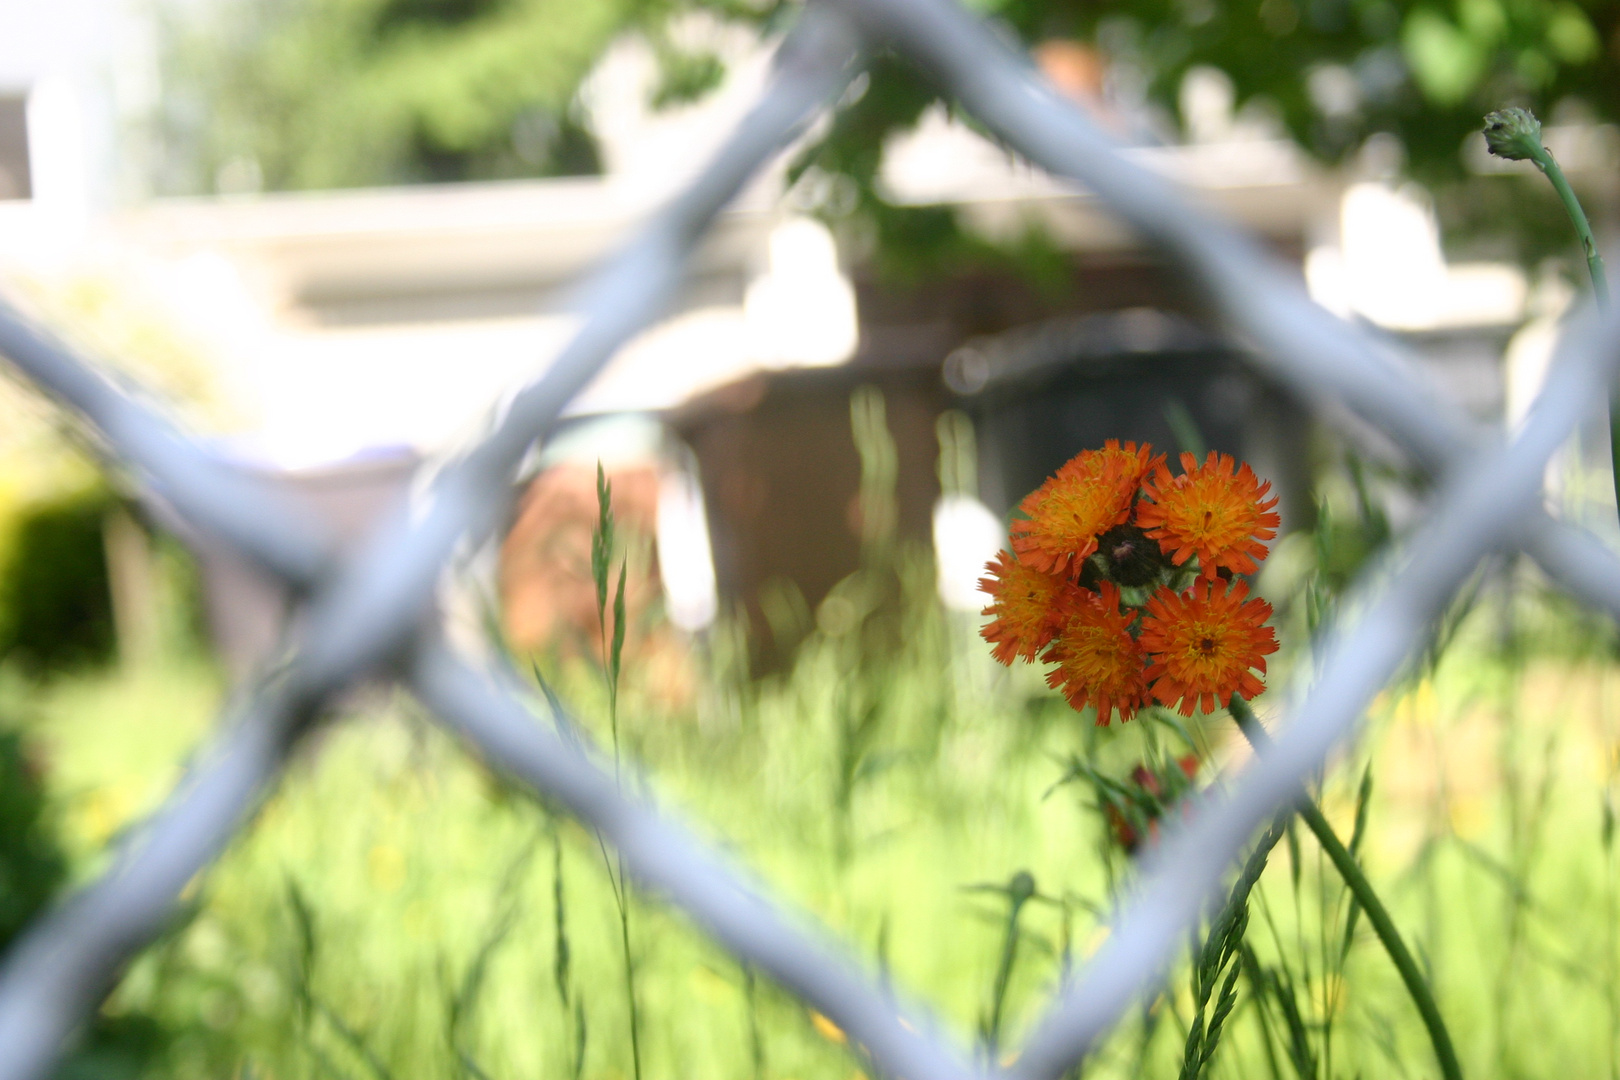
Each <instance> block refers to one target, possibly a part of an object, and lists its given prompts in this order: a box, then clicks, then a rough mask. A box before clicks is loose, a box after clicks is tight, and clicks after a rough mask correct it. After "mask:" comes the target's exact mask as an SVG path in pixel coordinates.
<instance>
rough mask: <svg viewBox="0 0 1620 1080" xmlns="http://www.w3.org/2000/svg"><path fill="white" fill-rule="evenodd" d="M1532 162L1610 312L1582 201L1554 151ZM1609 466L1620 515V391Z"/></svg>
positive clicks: (1614, 395)
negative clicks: (1549, 189) (1558, 206)
mask: <svg viewBox="0 0 1620 1080" xmlns="http://www.w3.org/2000/svg"><path fill="white" fill-rule="evenodd" d="M1530 160H1531V161H1533V162H1535V164H1536V168H1538V169H1540V170H1541V172H1542V175H1543V176H1545V177H1546V178H1547V180H1548V182H1549V183H1551V184H1552V186H1553V190H1554V191H1556V192H1558V201H1559V202H1562V203H1563V204H1564V212H1565V213H1566V214H1568V215H1569V223H1570V224H1571V225H1573V226H1574V227H1575V236H1576V237H1577V238H1578V239H1579V240H1580V242H1581V250H1582V251H1583V252H1584V253H1585V254H1586V271H1587V273H1588V274H1590V275H1591V276H1592V298H1593V299H1594V300H1595V301H1596V302H1597V306H1598V310H1599V311H1607V310H1608V307H1609V276H1608V274H1607V273H1606V272H1605V271H1604V269H1603V256H1602V255H1599V254H1598V248H1597V240H1596V239H1595V238H1594V237H1593V236H1592V224H1591V222H1589V221H1587V220H1586V211H1585V210H1583V209H1581V201H1580V200H1579V199H1577V198H1576V197H1575V192H1574V190H1573V189H1572V188H1571V187H1570V186H1569V181H1568V180H1566V179H1564V170H1563V169H1560V168H1559V167H1558V162H1557V160H1556V159H1554V158H1553V156H1552V151H1550V150H1548V149H1547V148H1546V147H1545V146H1542V145H1541V143H1540V140H1537V141H1536V143H1535V144H1534V149H1532V150H1531V153H1530ZM1609 462H1610V464H1611V465H1612V466H1613V469H1614V501H1615V507H1616V510H1617V511H1620V389H1616V390H1611V391H1610V393H1609Z"/></svg>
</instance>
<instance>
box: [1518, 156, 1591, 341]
mask: <svg viewBox="0 0 1620 1080" xmlns="http://www.w3.org/2000/svg"><path fill="white" fill-rule="evenodd" d="M1537 150H1538V151H1539V152H1537V153H1533V154H1531V155H1530V160H1531V161H1533V162H1535V163H1536V168H1538V169H1540V170H1541V172H1542V174H1543V175H1544V176H1546V177H1547V180H1548V181H1549V182H1550V183H1551V184H1552V186H1553V190H1554V191H1556V192H1558V200H1559V201H1560V202H1562V203H1563V204H1564V212H1565V213H1566V214H1568V215H1569V223H1570V224H1571V225H1573V226H1575V235H1576V237H1578V238H1579V239H1580V242H1581V250H1582V251H1583V252H1584V253H1585V254H1586V270H1587V273H1589V274H1591V275H1592V295H1593V297H1594V298H1595V299H1596V300H1597V306H1598V310H1600V311H1603V310H1607V308H1608V306H1609V277H1608V274H1606V273H1605V272H1604V269H1603V256H1602V255H1599V254H1598V248H1597V240H1596V239H1595V238H1594V237H1593V236H1592V225H1591V223H1590V222H1589V221H1587V220H1586V211H1585V210H1582V209H1581V202H1580V200H1579V199H1577V198H1576V197H1575V192H1574V190H1572V189H1571V188H1570V186H1569V181H1568V180H1566V179H1564V170H1563V169H1560V168H1559V167H1558V162H1557V161H1556V160H1554V158H1553V156H1552V151H1550V150H1548V149H1547V148H1546V147H1545V146H1541V147H1538V148H1537Z"/></svg>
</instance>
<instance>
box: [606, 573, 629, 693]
mask: <svg viewBox="0 0 1620 1080" xmlns="http://www.w3.org/2000/svg"><path fill="white" fill-rule="evenodd" d="M627 567H628V560H625V561H624V562H621V563H619V586H618V588H617V589H615V590H614V591H613V653H612V656H611V658H610V660H609V661H608V673H609V676H610V677H611V678H612V680H613V688H614V691H615V693H617V691H618V686H619V662H620V660H621V659H622V658H623V656H624V575H625V570H626V569H627Z"/></svg>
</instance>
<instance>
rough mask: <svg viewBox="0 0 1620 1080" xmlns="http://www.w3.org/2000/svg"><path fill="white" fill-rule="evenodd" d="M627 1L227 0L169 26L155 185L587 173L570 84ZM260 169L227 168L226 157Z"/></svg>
mask: <svg viewBox="0 0 1620 1080" xmlns="http://www.w3.org/2000/svg"><path fill="white" fill-rule="evenodd" d="M637 8H638V5H637V4H636V3H634V2H633V0H600V2H596V3H589V4H578V3H569V2H567V0H226V2H224V3H222V4H220V5H218V6H217V7H216V8H215V9H214V10H212V11H211V12H209V13H208V14H207V15H206V16H204V17H202V18H198V17H197V16H196V15H195V14H193V13H187V15H186V16H185V17H184V18H183V19H182V18H180V17H177V19H176V21H175V22H173V23H172V24H171V25H170V26H169V27H168V31H167V35H166V36H167V40H168V42H169V49H168V58H167V65H166V66H167V68H168V71H169V77H170V83H171V87H172V89H171V91H170V93H169V94H167V95H166V103H165V112H164V115H163V116H162V117H161V129H162V134H163V136H164V139H165V143H166V145H165V153H166V157H167V159H168V161H169V162H170V164H171V168H172V169H173V170H174V173H173V175H170V176H168V177H166V178H164V181H165V182H164V186H165V187H167V188H170V189H173V190H179V191H195V190H204V191H207V190H212V189H214V187H215V185H216V183H220V182H222V181H223V182H226V183H227V185H228V184H229V183H232V182H234V183H240V184H243V185H245V186H256V184H255V181H256V183H257V184H259V185H262V186H263V187H265V188H267V189H270V190H283V189H299V188H322V187H349V186H356V185H366V184H384V183H400V182H413V181H427V180H459V179H496V178H502V177H511V176H545V175H567V174H576V173H589V172H594V171H596V169H597V167H598V166H597V162H596V154H595V149H594V146H593V144H592V142H591V140H590V137H589V135H588V133H586V132H585V131H584V130H583V128H582V127H581V125H580V122H579V119H578V116H577V114H576V113H575V112H574V111H573V109H572V108H571V103H572V100H573V96H574V92H575V90H576V89H577V87H578V85H579V82H580V80H581V79H582V78H583V77H584V75H585V74H586V72H587V71H589V69H590V66H591V64H592V62H593V61H594V60H595V58H596V57H597V56H598V55H599V54H600V53H601V51H602V50H603V49H604V48H605V47H606V45H607V43H608V42H609V41H610V40H611V39H612V37H613V36H614V35H615V34H616V33H618V32H619V31H620V30H622V29H623V28H624V27H625V26H626V25H628V24H629V23H630V21H631V20H632V19H633V18H634V17H635V15H636V11H637ZM231 168H239V169H242V168H245V169H247V170H248V171H249V172H257V174H258V175H257V177H256V178H255V177H246V178H238V179H237V180H235V181H232V180H231V178H230V175H229V172H228V170H229V169H231Z"/></svg>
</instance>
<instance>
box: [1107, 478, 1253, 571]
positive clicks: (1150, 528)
mask: <svg viewBox="0 0 1620 1080" xmlns="http://www.w3.org/2000/svg"><path fill="white" fill-rule="evenodd" d="M1197 461H1198V459H1197V458H1195V457H1193V456H1192V455H1191V454H1182V455H1181V467H1182V469H1183V470H1184V473H1185V475H1182V476H1177V477H1174V478H1172V477H1171V476H1170V470H1169V469H1166V468H1165V467H1164V466H1163V465H1160V466H1159V468H1158V471H1157V472H1156V473H1154V475H1153V478H1152V479H1150V480H1148V481H1147V482H1146V483H1145V484H1144V485H1143V494H1145V495H1146V496H1147V498H1148V499H1149V500H1151V501H1144V502H1142V503H1141V504H1140V505H1139V506H1138V507H1137V508H1136V523H1137V524H1138V525H1140V526H1141V527H1142V528H1144V529H1146V530H1147V534H1148V535H1149V536H1151V537H1153V538H1154V539H1155V540H1157V541H1158V542H1159V546H1160V548H1162V549H1163V550H1164V553H1165V554H1166V555H1169V556H1170V557H1171V561H1172V562H1174V563H1175V564H1176V565H1177V566H1181V565H1182V564H1183V563H1185V562H1186V561H1187V559H1188V558H1189V557H1190V556H1192V555H1193V554H1194V553H1195V552H1196V553H1197V555H1198V565H1199V570H1200V572H1201V573H1202V574H1203V575H1204V577H1206V578H1211V579H1213V578H1214V577H1215V571H1216V568H1217V567H1221V566H1224V567H1226V568H1227V569H1229V570H1231V571H1233V572H1234V573H1239V574H1252V573H1254V572H1255V570H1257V569H1258V567H1257V566H1256V565H1255V564H1256V563H1257V562H1258V561H1259V560H1260V559H1264V558H1265V557H1266V554H1267V552H1266V545H1265V544H1263V543H1261V541H1262V540H1271V539H1274V538H1275V537H1276V535H1277V526H1278V525H1279V524H1281V521H1282V519H1281V518H1279V517H1278V516H1277V513H1276V511H1275V509H1274V508H1275V507H1276V505H1277V497H1276V496H1275V495H1273V496H1271V498H1269V499H1268V498H1266V493H1267V492H1269V491H1270V490H1271V481H1269V480H1267V481H1266V482H1264V483H1261V482H1260V479H1259V478H1258V477H1257V476H1255V475H1254V470H1253V469H1251V468H1249V465H1248V463H1247V462H1245V463H1244V464H1243V465H1242V467H1238V465H1237V462H1235V461H1234V460H1233V459H1232V456H1231V455H1230V454H1217V453H1215V452H1214V451H1213V450H1211V451H1210V453H1209V456H1208V457H1207V458H1205V459H1204V463H1203V464H1202V465H1199V464H1198V463H1197Z"/></svg>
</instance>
